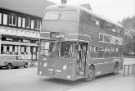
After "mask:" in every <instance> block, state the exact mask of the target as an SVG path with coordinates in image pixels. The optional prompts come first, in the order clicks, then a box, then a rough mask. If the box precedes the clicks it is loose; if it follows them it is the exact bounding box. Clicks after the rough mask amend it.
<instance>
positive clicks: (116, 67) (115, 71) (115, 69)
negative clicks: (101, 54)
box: [113, 62, 120, 74]
mask: <svg viewBox="0 0 135 91" xmlns="http://www.w3.org/2000/svg"><path fill="white" fill-rule="evenodd" d="M119 69H120V67H119V63H118V62H117V63H115V65H114V68H113V73H114V74H118V73H119Z"/></svg>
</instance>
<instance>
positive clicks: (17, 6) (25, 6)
mask: <svg viewBox="0 0 135 91" xmlns="http://www.w3.org/2000/svg"><path fill="white" fill-rule="evenodd" d="M52 4H54V3H52V2H50V1H47V0H0V8H5V9H9V10H13V11H17V12H22V13H26V14H30V15H34V16H38V17H42V16H43V12H44V10H45V8H46V7H47V6H49V5H52Z"/></svg>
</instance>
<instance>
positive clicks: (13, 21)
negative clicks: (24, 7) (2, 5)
mask: <svg viewBox="0 0 135 91" xmlns="http://www.w3.org/2000/svg"><path fill="white" fill-rule="evenodd" d="M12 25H13V26H16V25H17V16H12Z"/></svg>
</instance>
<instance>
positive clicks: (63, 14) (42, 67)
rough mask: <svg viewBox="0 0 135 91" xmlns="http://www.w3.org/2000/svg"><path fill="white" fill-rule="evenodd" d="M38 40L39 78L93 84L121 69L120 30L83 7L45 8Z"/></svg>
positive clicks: (121, 40)
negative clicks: (92, 82)
mask: <svg viewBox="0 0 135 91" xmlns="http://www.w3.org/2000/svg"><path fill="white" fill-rule="evenodd" d="M40 37H41V39H40V53H39V61H38V70H37V74H38V75H39V76H42V77H48V78H56V79H66V80H72V81H74V80H77V79H81V78H85V79H86V80H93V79H94V78H95V77H96V76H99V75H104V74H108V73H118V71H119V70H120V69H121V68H122V64H123V58H122V45H123V27H122V26H121V25H120V24H117V23H114V22H111V21H109V20H107V19H105V18H103V17H99V16H97V15H96V14H94V13H93V12H91V11H90V10H87V9H85V8H83V7H74V6H68V5H61V6H49V7H48V8H46V10H45V14H44V17H43V22H42V29H41V32H40Z"/></svg>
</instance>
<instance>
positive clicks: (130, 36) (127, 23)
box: [121, 16, 135, 54]
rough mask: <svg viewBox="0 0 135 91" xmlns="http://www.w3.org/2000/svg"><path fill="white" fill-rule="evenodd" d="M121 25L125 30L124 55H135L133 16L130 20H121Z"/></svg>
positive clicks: (134, 19)
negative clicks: (132, 53)
mask: <svg viewBox="0 0 135 91" xmlns="http://www.w3.org/2000/svg"><path fill="white" fill-rule="evenodd" d="M121 24H122V25H123V26H124V28H125V37H126V38H125V41H126V43H125V45H124V53H125V54H129V53H130V52H134V53H135V16H134V17H131V18H129V17H128V18H126V19H123V20H122V22H121Z"/></svg>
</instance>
